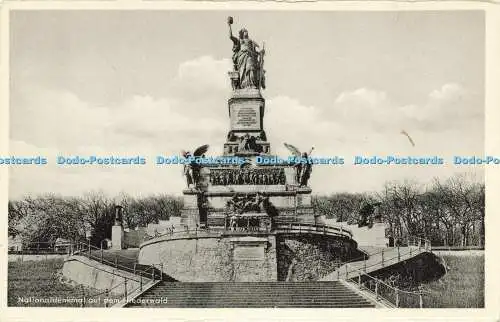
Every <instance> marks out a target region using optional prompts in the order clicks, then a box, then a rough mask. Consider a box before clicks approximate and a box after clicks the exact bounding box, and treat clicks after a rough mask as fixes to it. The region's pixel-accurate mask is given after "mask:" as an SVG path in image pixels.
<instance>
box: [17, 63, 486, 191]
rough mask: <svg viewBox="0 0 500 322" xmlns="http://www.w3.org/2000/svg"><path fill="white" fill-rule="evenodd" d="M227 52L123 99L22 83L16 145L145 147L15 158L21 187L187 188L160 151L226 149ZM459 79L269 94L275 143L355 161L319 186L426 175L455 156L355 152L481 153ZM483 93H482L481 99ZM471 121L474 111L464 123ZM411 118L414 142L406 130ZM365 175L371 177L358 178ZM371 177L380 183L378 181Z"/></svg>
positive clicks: (318, 175)
mask: <svg viewBox="0 0 500 322" xmlns="http://www.w3.org/2000/svg"><path fill="white" fill-rule="evenodd" d="M230 67H231V66H230V61H229V60H216V59H214V58H212V57H208V56H204V57H200V58H197V59H193V60H190V61H186V62H184V63H181V64H180V65H179V67H178V70H177V74H176V76H175V77H173V79H172V80H171V82H169V83H168V84H166V87H167V88H168V91H167V92H168V93H169V94H168V95H166V96H164V97H153V96H151V95H135V96H130V97H128V98H127V99H125V100H123V101H122V102H120V103H118V104H116V105H115V106H96V105H94V104H92V103H89V102H85V101H84V100H82V99H81V98H79V97H78V96H76V95H75V94H73V93H71V92H68V91H65V90H53V89H47V88H43V87H41V86H34V85H32V86H24V87H23V88H22V90H20V91H19V93H16V94H15V95H13V97H12V98H13V100H12V104H11V111H10V115H11V153H12V154H25V155H26V154H30V153H31V154H33V155H36V154H40V155H46V156H48V157H50V158H53V159H54V158H55V157H56V156H57V155H60V154H62V155H77V154H82V155H89V154H95V155H100V156H111V155H130V156H133V155H138V154H139V155H144V156H146V157H147V158H148V160H150V163H149V164H148V165H145V166H140V167H61V166H57V165H55V166H54V165H48V166H46V167H44V168H43V169H39V168H38V169H37V168H34V167H17V168H13V170H12V172H11V189H10V191H11V193H12V194H13V195H21V194H23V193H41V192H48V191H50V192H58V193H63V194H80V193H82V192H84V191H88V190H95V189H102V190H104V191H107V192H108V193H110V194H117V193H119V192H120V191H127V192H129V193H132V194H147V193H155V192H156V193H157V192H167V193H177V194H178V193H180V192H181V190H182V188H183V187H184V179H183V178H182V175H181V172H182V169H181V168H180V167H175V166H157V165H155V164H154V158H155V156H157V155H176V154H179V152H180V151H181V150H193V149H194V148H196V147H197V146H200V145H202V144H205V143H208V144H210V150H209V155H219V154H220V153H221V152H222V151H221V150H222V146H223V143H224V141H225V136H226V133H227V130H228V127H229V119H228V115H227V96H228V94H229V88H230V86H229V84H228V80H227V73H226V72H227V70H229V69H230ZM477 102H478V100H477V97H472V96H471V93H469V92H467V91H466V90H465V89H464V88H463V87H462V86H461V85H459V84H456V83H449V84H444V85H443V86H442V87H440V88H438V89H436V90H433V91H431V92H430V93H429V95H428V96H427V97H426V98H424V102H423V103H418V104H416V103H415V104H407V105H400V104H397V103H396V102H394V101H393V100H392V99H391V97H390V95H389V94H388V93H387V92H384V91H380V90H377V89H370V88H358V89H354V90H352V91H346V92H343V93H341V94H339V95H338V96H337V97H336V99H333V100H332V103H331V105H330V106H314V105H311V104H307V103H304V102H301V101H299V100H297V99H295V98H293V97H289V96H285V95H278V96H274V97H270V98H268V99H267V101H266V111H265V118H264V126H265V130H266V132H267V136H268V139H269V140H270V142H271V148H272V152H273V153H274V154H277V155H281V156H288V155H290V152H289V151H288V150H287V149H286V148H285V147H284V146H283V143H284V142H287V143H290V144H293V145H295V146H297V147H298V148H299V149H300V150H302V151H308V150H309V149H310V148H311V147H312V146H314V147H315V151H314V154H316V155H317V156H335V155H338V156H345V157H346V158H348V159H346V160H345V162H346V165H345V166H343V167H342V168H336V167H334V166H318V167H315V169H314V172H313V176H312V179H311V185H312V186H313V188H314V189H315V191H317V192H326V191H338V190H342V189H345V190H349V191H360V190H366V189H371V188H373V189H376V188H377V187H380V186H382V184H383V183H384V182H385V181H386V180H389V179H391V180H394V179H404V178H405V177H407V176H409V175H410V176H411V175H417V174H418V176H419V177H421V178H422V180H424V179H425V178H429V180H430V178H431V176H434V175H442V174H444V173H451V172H453V171H454V169H453V168H450V169H448V168H447V169H444V168H433V169H429V168H422V169H411V168H400V169H390V168H380V167H379V168H367V169H365V168H359V167H354V166H351V165H350V164H351V163H352V160H351V158H352V157H353V156H355V155H359V154H363V155H373V154H379V155H384V154H400V155H416V154H420V155H431V154H440V155H443V154H445V155H446V154H453V153H469V154H475V153H482V152H481V151H482V145H483V144H482V143H483V140H484V138H483V136H482V133H483V132H484V109H483V107H482V106H478V105H477V104H478V103H477ZM479 102H480V101H479ZM465 122H469V124H468V125H467V126H464V124H465ZM402 129H405V130H406V131H407V132H408V133H409V134H410V135H411V136H412V138H413V140H414V141H415V143H416V146H415V147H412V146H411V144H409V142H408V140H407V138H406V137H404V136H403V135H401V134H400V132H401V130H402ZM353 178H362V180H353ZM368 183H369V184H370V185H369V186H368Z"/></svg>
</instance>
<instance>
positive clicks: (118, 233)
mask: <svg viewBox="0 0 500 322" xmlns="http://www.w3.org/2000/svg"><path fill="white" fill-rule="evenodd" d="M123 247H124V232H123V226H121V225H120V226H117V225H115V226H113V227H112V228H111V249H113V250H120V249H123Z"/></svg>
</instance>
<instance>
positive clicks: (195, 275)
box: [138, 234, 277, 282]
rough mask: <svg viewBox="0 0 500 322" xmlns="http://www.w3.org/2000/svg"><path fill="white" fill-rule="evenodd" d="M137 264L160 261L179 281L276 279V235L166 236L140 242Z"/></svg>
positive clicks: (255, 280)
mask: <svg viewBox="0 0 500 322" xmlns="http://www.w3.org/2000/svg"><path fill="white" fill-rule="evenodd" d="M138 261H139V263H140V264H144V265H149V264H158V263H163V269H164V272H165V274H167V275H169V276H171V277H172V278H174V279H176V280H178V281H181V282H265V281H276V280H277V263H276V237H275V236H274V235H272V234H269V235H264V236H263V237H259V238H256V237H248V236H244V237H243V236H242V237H239V236H231V235H229V236H225V237H213V238H211V237H208V238H207V237H205V238H199V239H197V238H185V239H175V240H169V239H168V238H165V239H162V238H161V237H160V238H158V239H156V240H151V241H148V242H145V243H144V244H142V245H141V247H140V251H139V258H138Z"/></svg>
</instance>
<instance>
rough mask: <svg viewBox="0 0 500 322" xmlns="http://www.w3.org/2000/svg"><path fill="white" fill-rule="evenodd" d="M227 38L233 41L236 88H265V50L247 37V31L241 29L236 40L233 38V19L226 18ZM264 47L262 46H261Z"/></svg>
mask: <svg viewBox="0 0 500 322" xmlns="http://www.w3.org/2000/svg"><path fill="white" fill-rule="evenodd" d="M227 24H228V25H229V38H230V39H231V40H232V41H233V66H234V70H235V71H236V72H238V78H239V79H238V82H237V86H236V87H237V88H239V89H242V88H254V89H260V88H266V85H265V77H264V73H265V71H264V54H265V49H264V48H262V49H260V47H259V45H258V44H256V43H255V42H254V41H253V40H251V39H250V38H249V37H248V31H247V30H246V29H245V28H242V29H241V30H240V31H239V33H238V38H236V37H234V36H233V31H232V29H231V25H232V24H233V17H228V19H227ZM262 47H264V45H263V46H262Z"/></svg>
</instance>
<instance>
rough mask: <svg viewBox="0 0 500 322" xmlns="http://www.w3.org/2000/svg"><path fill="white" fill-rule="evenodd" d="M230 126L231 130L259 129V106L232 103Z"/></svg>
mask: <svg viewBox="0 0 500 322" xmlns="http://www.w3.org/2000/svg"><path fill="white" fill-rule="evenodd" d="M231 128H232V129H233V130H260V106H258V105H257V106H255V105H246V104H242V105H233V106H232V110H231Z"/></svg>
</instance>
